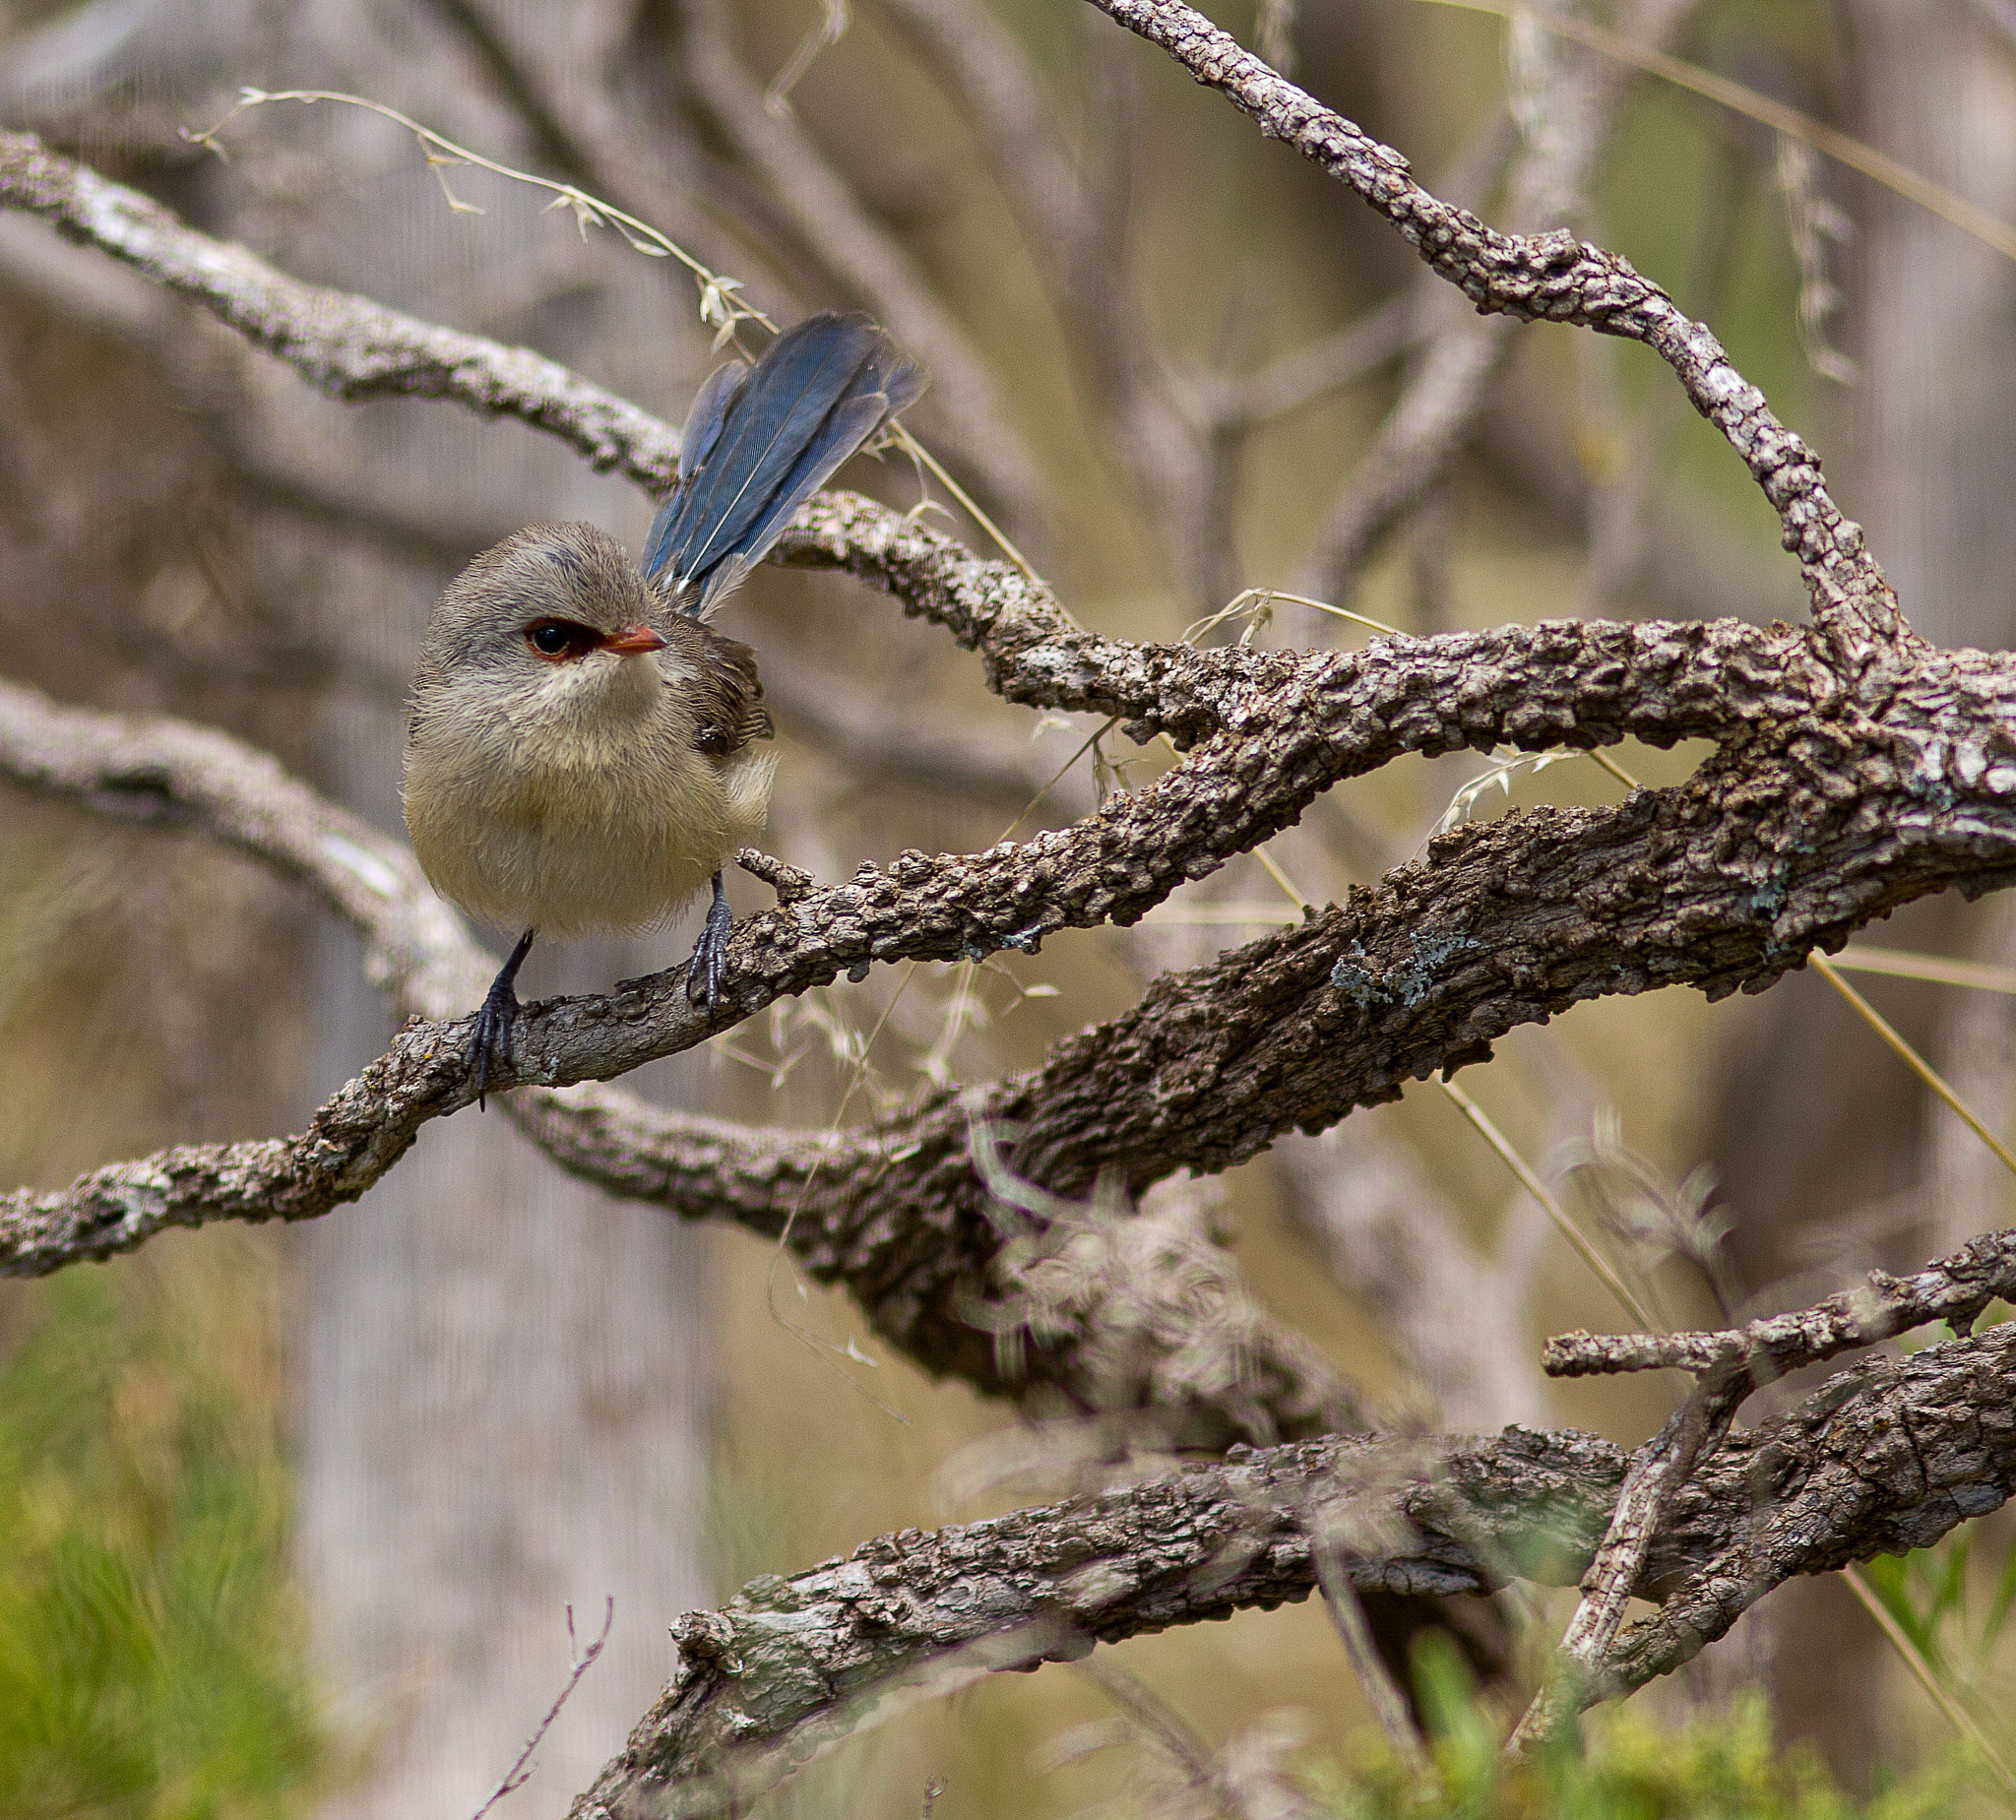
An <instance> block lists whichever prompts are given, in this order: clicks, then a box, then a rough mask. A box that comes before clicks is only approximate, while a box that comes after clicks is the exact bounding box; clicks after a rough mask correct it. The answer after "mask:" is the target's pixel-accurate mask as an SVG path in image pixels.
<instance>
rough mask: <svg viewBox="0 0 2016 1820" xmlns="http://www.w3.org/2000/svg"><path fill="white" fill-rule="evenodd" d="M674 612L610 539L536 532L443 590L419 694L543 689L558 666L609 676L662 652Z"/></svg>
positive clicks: (570, 531) (418, 675) (489, 555)
mask: <svg viewBox="0 0 2016 1820" xmlns="http://www.w3.org/2000/svg"><path fill="white" fill-rule="evenodd" d="M665 610H666V609H665V607H664V604H663V602H662V600H661V599H660V597H659V596H658V595H657V594H656V593H655V592H654V591H653V590H652V589H650V588H649V587H647V586H646V585H645V582H644V578H643V577H642V576H640V575H639V574H638V573H637V569H636V567H635V565H634V564H633V563H632V562H631V560H630V558H629V556H628V555H627V554H626V553H625V552H624V549H623V546H622V545H621V544H620V543H618V542H617V541H616V539H615V538H614V537H612V536H610V535H609V534H608V533H606V532H604V531H599V530H598V529H597V528H596V527H595V526H593V525H528V526H527V527H526V528H525V530H523V531H521V532H517V533H514V534H513V535H511V536H508V537H506V538H505V539H504V541H503V542H502V543H500V544H498V545H497V546H496V547H495V548H494V549H489V550H485V551H484V552H483V553H482V555H480V556H478V557H477V558H476V559H475V560H474V561H473V563H471V564H470V565H469V567H468V568H466V569H465V570H463V572H462V573H461V574H460V575H458V576H457V577H456V578H455V580H454V581H453V582H451V583H450V584H449V585H448V587H447V589H446V590H445V591H444V592H443V594H442V596H441V598H440V599H439V600H438V601H437V602H436V603H435V607H434V614H433V618H432V619H431V620H430V621H429V622H428V625H427V636H426V640H425V642H424V644H423V645H422V646H421V649H420V661H419V666H418V668H417V669H416V670H415V671H414V674H413V687H414V691H415V694H416V695H417V694H421V693H424V692H425V691H426V690H427V689H428V688H429V687H430V686H434V685H438V684H440V683H443V682H446V681H448V680H449V679H450V678H456V679H463V678H471V679H473V678H475V677H478V676H480V677H482V678H483V679H484V680H485V681H487V682H490V683H492V684H501V685H504V686H506V687H512V686H513V685H516V686H517V688H520V689H523V688H538V687H540V686H541V685H543V684H546V683H548V682H550V680H551V679H552V677H553V674H554V672H555V670H556V669H566V668H570V667H572V666H576V665H583V664H592V666H593V668H595V669H597V670H600V669H603V668H605V667H607V666H608V665H612V664H617V663H620V662H621V660H622V659H624V658H627V657H638V656H642V655H643V654H645V653H647V652H652V651H659V650H662V648H663V646H664V643H665V640H664V635H663V634H662V632H661V631H659V630H658V628H657V625H656V624H655V622H656V621H659V620H662V618H663V617H664V616H665ZM602 654H606V655H605V656H603V655H602ZM598 658H600V661H595V660H596V659H598ZM514 692H516V691H515V690H514Z"/></svg>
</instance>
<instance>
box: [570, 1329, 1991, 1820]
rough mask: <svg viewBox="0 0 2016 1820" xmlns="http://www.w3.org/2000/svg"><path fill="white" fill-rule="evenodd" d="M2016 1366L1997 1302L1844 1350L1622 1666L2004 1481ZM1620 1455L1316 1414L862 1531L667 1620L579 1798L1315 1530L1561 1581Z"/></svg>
mask: <svg viewBox="0 0 2016 1820" xmlns="http://www.w3.org/2000/svg"><path fill="white" fill-rule="evenodd" d="M2012 1368H2016V1327H2000V1328H1995V1329H1993V1330H1991V1331H1990V1332H1988V1333H1986V1334H1985V1335H1983V1336H1982V1337H1980V1338H1979V1339H1976V1340H1971V1341H1963V1342H1956V1343H1954V1344H1951V1345H1947V1346H1942V1347H1936V1348H1933V1349H1930V1350H1928V1351H1924V1352H1921V1353H1918V1354H1916V1355H1914V1356H1913V1357H1911V1358H1909V1359H1904V1360H1874V1361H1871V1362H1870V1363H1868V1364H1866V1365H1863V1366H1860V1367H1858V1368H1857V1369H1855V1370H1852V1371H1849V1372H1844V1373H1842V1374H1841V1375H1840V1376H1838V1377H1836V1378H1834V1379H1832V1380H1831V1381H1830V1382H1829V1383H1828V1384H1826V1385H1825V1386H1823V1387H1822V1388H1821V1389H1820V1390H1819V1391H1817V1392H1816V1393H1815V1394H1814V1395H1813V1396H1811V1397H1810V1398H1808V1399H1807V1400H1806V1401H1805V1402H1804V1403H1802V1404H1801V1405H1799V1406H1798V1408H1796V1409H1795V1410H1793V1411H1792V1412H1789V1413H1787V1414H1785V1415H1783V1416H1780V1417H1778V1418H1776V1419H1775V1420H1773V1421H1771V1422H1768V1423H1766V1424H1765V1425H1764V1426H1763V1427H1761V1428H1758V1429H1756V1430H1753V1431H1751V1432H1749V1433H1747V1434H1743V1435H1739V1436H1736V1437H1734V1438H1733V1439H1732V1440H1731V1441H1730V1442H1728V1443H1727V1444H1726V1445H1725V1447H1724V1448H1723V1449H1722V1451H1721V1452H1720V1453H1718V1454H1717V1455H1716V1456H1715V1457H1714V1458H1713V1459H1711V1460H1710V1461H1709V1462H1708V1464H1707V1465H1706V1466H1705V1467H1704V1468H1703V1469H1702V1470H1701V1471H1700V1473H1699V1474H1698V1475H1697V1476H1695V1477H1694V1478H1693V1479H1692V1481H1691V1482H1690V1483H1689V1484H1688V1485H1687V1486H1686V1488H1685V1489H1684V1490H1683V1491H1681V1492H1680V1493H1679V1494H1678V1495H1677V1497H1676V1498H1675V1499H1674V1502H1673V1515H1672V1519H1671V1522H1670V1525H1669V1527H1668V1528H1667V1530H1666V1531H1665V1532H1664V1533H1663V1535H1662V1536H1661V1537H1660V1538H1658V1539H1657V1541H1656V1542H1655V1544H1654V1546H1653V1548H1652V1551H1651V1555H1650V1559H1649V1561H1648V1563H1647V1567H1646V1571H1645V1573H1644V1574H1643V1576H1642V1577H1641V1578H1640V1581H1639V1584H1638V1591H1639V1592H1640V1594H1641V1595H1644V1596H1647V1597H1652V1598H1665V1599H1668V1600H1670V1603H1669V1604H1668V1607H1667V1609H1666V1610H1665V1611H1664V1612H1662V1613H1661V1614H1660V1615H1659V1616H1658V1617H1655V1618H1653V1619H1651V1620H1649V1621H1648V1623H1646V1624H1644V1625H1641V1626H1639V1627H1638V1630H1637V1631H1636V1632H1634V1633H1631V1634H1630V1635H1628V1636H1627V1638H1626V1645H1627V1647H1628V1648H1630V1649H1631V1650H1632V1652H1633V1654H1632V1658H1631V1660H1632V1664H1633V1668H1632V1672H1633V1673H1635V1674H1638V1678H1640V1679H1643V1678H1648V1677H1649V1675H1650V1674H1652V1673H1658V1672H1663V1671H1664V1670H1665V1669H1666V1668H1668V1667H1670V1666H1672V1665H1674V1663H1676V1662H1677V1661H1678V1660H1683V1659H1684V1658H1683V1656H1679V1655H1675V1654H1674V1652H1673V1650H1672V1649H1671V1647H1670V1644H1671V1642H1672V1640H1673V1639H1674V1638H1675V1637H1676V1636H1684V1637H1685V1638H1686V1639H1687V1640H1688V1641H1689V1643H1690V1646H1691V1647H1688V1648H1687V1649H1686V1650H1685V1654H1692V1653H1693V1651H1694V1650H1697V1649H1699V1648H1700V1647H1701V1645H1702V1644H1703V1643H1705V1642H1708V1641H1711V1640H1712V1639H1713V1638H1714V1637H1717V1636H1720V1635H1721V1634H1722V1633H1723V1631H1725V1630H1727V1629H1728V1627H1729V1625H1730V1623H1732V1622H1733V1620H1734V1618H1735V1616H1736V1615H1737V1614H1738V1613H1739V1612H1740V1611H1741V1610H1743V1609H1745V1608H1747V1606H1748V1605H1750V1604H1753V1603H1754V1602H1755V1601H1756V1600H1758V1599H1761V1598H1762V1597H1763V1596H1764V1595H1765V1594H1766V1593H1767V1592H1769V1591H1770V1590H1771V1589H1772V1588H1773V1587H1775V1586H1777V1585H1779V1584H1781V1583H1782V1582H1783V1581H1784V1580H1786V1579H1788V1578H1790V1577H1791V1576H1792V1575H1794V1574H1800V1573H1819V1572H1825V1571H1828V1570H1830V1569H1833V1568H1836V1567H1839V1566H1841V1565H1843V1564H1844V1563H1846V1562H1848V1561H1850V1560H1862V1559H1867V1558H1869V1557H1870V1556H1873V1555H1876V1554H1880V1553H1886V1552H1892V1551H1895V1550H1897V1549H1900V1548H1903V1547H1922V1546H1924V1545H1926V1544H1927V1543H1929V1542H1931V1541H1934V1540H1936V1539H1937V1538H1939V1537H1940V1536H1942V1535H1944V1534H1945V1533H1946V1532H1947V1531H1948V1530H1950V1529H1951V1528H1952V1527H1953V1526H1954V1525H1955V1524H1956V1523H1958V1522H1960V1521H1961V1520H1962V1519H1963V1518H1964V1517H1967V1516H1973V1515H1978V1514H1980V1513H1981V1512H1983V1511H1985V1510H1990V1509H1993V1508H1995V1507H1996V1506H1997V1505H1999V1504H2000V1503H2001V1502H2002V1501H2003V1500H2004V1499H2006V1498H2007V1497H2008V1496H2009V1495H2010V1493H2011V1491H2012V1490H2016V1412H2010V1411H2009V1410H2008V1407H2007V1399H2006V1397H2005V1396H2002V1395H2000V1394H1999V1387H2000V1386H2001V1385H2004V1384H2006V1382H2007V1374H2008V1373H2009V1371H2010V1370H2011V1369H2012ZM1623 1476H1624V1461H1623V1458H1622V1456H1621V1455H1620V1454H1619V1453H1618V1452H1617V1450H1616V1449H1614V1448H1613V1447H1611V1446H1610V1445H1609V1444H1608V1443H1607V1442H1604V1441H1600V1440H1598V1439H1596V1438H1595V1437H1593V1436H1589V1435H1581V1434H1576V1433H1573V1432H1567V1433H1562V1434H1536V1433H1533V1432H1530V1431H1527V1430H1524V1429H1517V1428H1513V1429H1507V1430H1506V1432H1505V1434H1504V1435H1503V1436H1501V1437H1499V1438H1498V1439H1496V1440H1491V1441H1457V1442H1449V1441H1438V1442H1395V1441H1374V1440H1330V1441H1322V1442H1310V1443H1304V1444H1301V1445H1298V1446H1293V1447H1285V1448H1280V1449H1274V1450H1270V1451H1268V1452H1265V1453H1260V1454H1246V1455H1244V1456H1242V1457H1234V1458H1233V1459H1232V1460H1230V1461H1228V1462H1225V1463H1223V1464H1214V1465H1211V1466H1204V1467H1193V1468H1190V1469H1188V1470H1185V1471H1183V1472H1180V1473H1178V1474H1176V1475H1172V1476H1171V1477H1168V1478H1164V1479H1158V1480H1155V1481H1152V1482H1150V1483H1147V1484H1143V1485H1137V1486H1134V1487H1131V1488H1129V1489H1127V1490H1123V1491H1115V1492H1108V1493H1105V1494H1104V1495H1103V1496H1098V1497H1084V1498H1077V1499H1073V1500H1071V1501H1069V1502H1067V1503H1064V1504H1059V1505H1052V1506H1049V1507H1047V1508H1044V1509H1039V1510H1027V1511H1020V1512H1017V1513H1016V1514H1014V1515H1013V1516H1008V1517H1002V1518H998V1519H995V1520H993V1521H991V1522H986V1523H977V1524H971V1525H967V1526H963V1527H961V1528H957V1529H950V1530H943V1531H939V1532H937V1533H935V1534H923V1533H920V1532H918V1531H915V1530H908V1531H905V1532H903V1533H902V1534H901V1535H899V1536H890V1537H884V1538H879V1539H878V1540H875V1541H872V1542H868V1543H866V1544H865V1545H864V1546H862V1547H860V1548H858V1549H856V1550H855V1551H854V1552H853V1553H852V1554H851V1555H850V1556H848V1557H846V1558H845V1559H839V1560H833V1561H828V1562H825V1563H823V1564H822V1565H821V1566H819V1567H816V1568H813V1569H812V1570H810V1571H809V1572H807V1573H803V1574H799V1575H797V1576H795V1577H793V1578H792V1579H789V1580H780V1579H776V1578H774V1577H773V1578H766V1579H763V1580H759V1581H756V1582H754V1583H752V1584H751V1585H750V1586H749V1587H748V1588H746V1589H745V1590H744V1591H743V1593H742V1594H741V1596H740V1597H739V1598H738V1599H736V1600H733V1601H732V1602H731V1603H730V1604H729V1605H727V1606H726V1607H725V1609H723V1610H721V1611H718V1612H708V1613H694V1614H692V1615H690V1616H688V1617H686V1618H685V1619H683V1620H681V1622H680V1623H679V1625H678V1626H676V1627H675V1635H676V1636H677V1638H678V1641H679V1649H680V1664H679V1668H678V1671H677V1673H676V1674H675V1675H674V1677H673V1679H672V1681H671V1682H670V1684H669V1685H668V1686H667V1687H666V1688H665V1691H664V1692H663V1694H662V1695H661V1696H660V1698H659V1701H658V1703H657V1704H656V1705H655V1706H654V1707H653V1708H652V1710H651V1711H650V1712H649V1713H648V1714H647V1715H646V1716H645V1718H644V1720H643V1722H642V1723H641V1724H640V1725H639V1726H638V1727H637V1729H636V1731H635V1732H633V1733H632V1735H631V1738H630V1742H629V1746H628V1748H627V1749H626V1750H625V1751H624V1753H623V1755H622V1756H620V1757H618V1758H617V1759H616V1760H615V1761H613V1762H612V1763H611V1764H610V1765H609V1766H608V1768H607V1769H605V1770H604V1771H603V1772H602V1775H601V1777H600V1778H599V1780H598V1782H597V1783H596V1786H595V1788H594V1789H592V1790H590V1791H589V1793H588V1794H586V1795H584V1796H583V1797H582V1798H581V1799H580V1800H579V1801H577V1802H576V1803H575V1807H574V1815H575V1820H602V1817H603V1816H607V1817H608V1820H628V1817H629V1816H632V1815H643V1814H659V1813H663V1812H665V1811H667V1810H668V1809H669V1810H670V1811H675V1812H687V1813H705V1812H710V1811H716V1810H719V1809H721V1808H723V1807H725V1806H727V1805H729V1804H730V1803H731V1802H732V1801H734V1800H735V1799H736V1798H737V1797H738V1796H741V1797H746V1796H747V1795H749V1794H751V1793H753V1792H754V1791H755V1790H756V1789H758V1788H760V1787H761V1786H763V1785H764V1784H766V1783H769V1782H773V1781H775V1780H777V1779H778V1778H779V1777H780V1776H782V1775H784V1774H787V1773H788V1770H789V1769H790V1768H791V1767H794V1765H795V1761H796V1760H799V1759H800V1758H801V1757H802V1755H803V1754H805V1753H806V1752H808V1751H809V1750H810V1749H811V1748H813V1747H814V1745H815V1744H816V1742H817V1741H818V1740H819V1739H820V1738H821V1737H822V1736H823V1735H825V1734H826V1733H827V1729H828V1727H833V1728H841V1727H844V1726H845V1725H846V1724H847V1723H848V1722H849V1721H850V1719H851V1718H853V1717H856V1716H857V1714H858V1711H859V1710H860V1709H862V1708H865V1706H866V1705H868V1704H869V1703H870V1702H872V1701H873V1700H874V1699H875V1697H876V1696H877V1695H878V1694H882V1693H885V1692H886V1691H887V1690H888V1689H889V1688H890V1687H891V1686H893V1685H898V1684H903V1683H906V1682H907V1683H909V1684H910V1685H912V1686H915V1685H916V1684H917V1682H918V1681H919V1679H921V1678H925V1677H928V1676H929V1675H930V1673H931V1671H932V1669H933V1667H934V1665H936V1666H941V1667H942V1669H943V1671H944V1672H945V1673H946V1675H947V1678H948V1679H949V1680H950V1681H952V1682H953V1683H954V1684H956V1683H957V1682H958V1681H961V1680H964V1679H967V1678H970V1676H971V1675H972V1674H973V1673H975V1672H980V1671H985V1670H994V1669H1001V1668H1027V1667H1032V1666H1034V1665H1036V1664H1037V1663H1041V1662H1049V1661H1068V1660H1073V1659H1075V1658H1077V1657H1080V1656H1083V1655H1084V1654H1085V1653H1086V1652H1087V1651H1088V1650H1089V1649H1090V1648H1091V1647H1092V1645H1093V1643H1094V1642H1096V1641H1097V1642H1118V1641H1120V1640H1121V1639H1123V1638H1126V1637H1132V1636H1139V1635H1141V1634H1143V1633H1145V1632H1150V1631H1156V1630H1162V1629H1166V1628H1167V1627H1168V1626H1170V1625H1174V1624H1185V1623H1197V1622H1201V1621H1205V1620H1208V1619H1211V1618H1217V1617H1224V1616H1226V1615H1228V1614H1229V1613H1230V1612H1232V1611H1234V1610H1238V1609H1242V1608H1248V1607H1252V1606H1256V1605H1257V1606H1262V1607H1271V1606H1274V1605H1277V1604H1280V1603H1282V1602H1284V1601H1286V1600H1297V1599H1301V1598H1303V1597H1305V1596H1306V1595H1307V1594H1308V1593H1309V1592H1310V1591H1311V1590H1313V1588H1314V1587H1315V1585H1316V1580H1317V1573H1316V1564H1315V1561H1314V1559H1313V1558H1312V1548H1311V1540H1310V1538H1311V1536H1312V1535H1318V1536H1320V1535H1326V1534H1327V1535H1330V1536H1333V1537H1334V1536H1336V1535H1338V1534H1350V1535H1352V1536H1354V1537H1364V1538H1374V1537H1376V1538H1382V1539H1381V1541H1380V1542H1379V1543H1376V1544H1370V1545H1366V1546H1364V1547H1362V1549H1361V1551H1360V1552H1358V1553H1356V1554H1355V1557H1353V1558H1350V1559H1348V1560H1347V1562H1346V1568H1347V1571H1348V1572H1349V1574H1350V1577H1351V1580H1352V1582H1353V1584H1354V1585H1355V1586H1356V1587H1358V1588H1360V1589H1363V1590H1378V1591H1398V1592H1408V1593H1437V1594H1449V1593H1459V1592H1470V1593H1476V1592H1482V1591H1485V1590H1487V1589H1489V1588H1491V1587H1494V1586H1497V1585H1500V1584H1502V1583H1503V1582H1504V1581H1505V1580H1506V1579H1507V1578H1509V1577H1512V1576H1515V1575H1516V1576H1519V1577H1523V1578H1529V1579H1537V1580H1542V1581H1545V1582H1550V1583H1553V1584H1563V1583H1566V1582H1568V1581H1571V1580H1572V1579H1574V1578H1575V1577H1577V1576H1578V1575H1579V1574H1580V1573H1581V1572H1582V1570H1583V1568H1584V1567H1585V1566H1586V1564H1587V1563H1588V1562H1589V1560H1590V1559H1591V1557H1592V1555H1593V1553H1594V1551H1595V1549H1596V1546H1597V1542H1598V1539H1599V1538H1600V1537H1601V1536H1602V1535H1603V1534H1604V1531H1605V1529H1606V1527H1607V1523H1608V1520H1609V1517H1610V1506H1611V1503H1612V1501H1613V1500H1614V1498H1615V1497H1616V1495H1617V1492H1618V1490H1619V1487H1620V1484H1621V1482H1622V1479H1623ZM1384 1538H1392V1539H1391V1540H1385V1539H1384ZM976 1652H977V1653H976ZM1662 1652H1664V1653H1662ZM1641 1671H1642V1672H1641Z"/></svg>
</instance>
